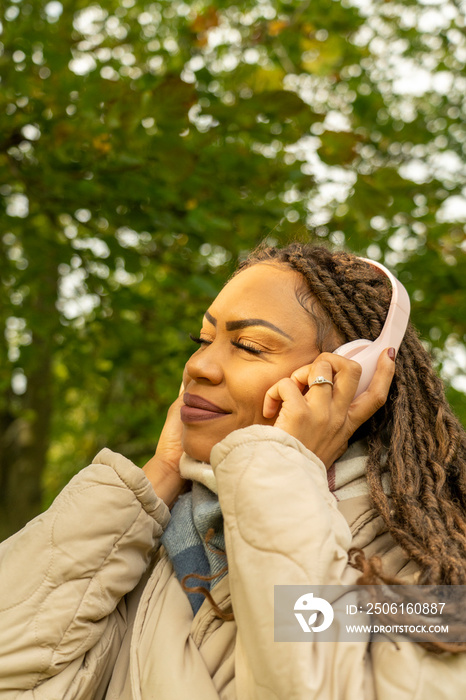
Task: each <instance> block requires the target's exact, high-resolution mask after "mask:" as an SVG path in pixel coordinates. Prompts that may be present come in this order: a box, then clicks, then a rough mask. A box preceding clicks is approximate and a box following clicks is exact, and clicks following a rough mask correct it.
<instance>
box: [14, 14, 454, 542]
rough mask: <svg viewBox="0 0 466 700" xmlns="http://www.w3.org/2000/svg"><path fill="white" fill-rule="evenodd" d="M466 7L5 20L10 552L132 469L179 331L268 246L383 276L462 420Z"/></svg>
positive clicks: (157, 419)
mask: <svg viewBox="0 0 466 700" xmlns="http://www.w3.org/2000/svg"><path fill="white" fill-rule="evenodd" d="M464 9H465V6H464V3H463V4H462V5H461V4H460V3H458V2H453V0H445V1H444V2H443V3H441V4H430V3H429V2H428V0H425V2H424V3H413V2H404V3H399V2H383V1H382V0H372V1H371V0H367V2H363V1H362V0H360V1H358V0H341V2H340V1H339V0H335V1H333V2H328V0H327V1H326V2H324V1H323V0H313V1H312V2H309V1H302V2H294V1H291V0H288V1H287V2H285V1H283V0H282V1H281V2H275V3H272V2H269V1H268V0H259V1H258V0H255V1H254V2H253V1H252V0H251V1H240V2H237V3H236V4H234V5H232V4H231V3H229V2H223V1H221V0H218V1H212V2H201V1H200V0H199V1H197V2H191V3H184V2H182V1H179V0H159V1H158V2H143V0H120V2H116V1H115V0H102V1H101V2H100V3H97V2H95V3H93V4H89V3H88V2H83V0H73V1H71V0H62V1H61V2H58V1H57V0H52V1H51V2H43V1H41V0H38V1H37V2H32V1H31V0H29V2H28V0H15V1H13V0H12V1H11V3H8V2H7V3H6V4H5V6H4V10H3V20H2V36H1V37H0V38H1V40H2V44H1V45H0V49H1V51H0V53H1V55H0V66H1V76H2V77H1V80H2V83H1V87H2V90H1V92H0V106H1V110H0V114H1V116H0V142H1V147H0V171H1V186H0V195H1V196H0V222H1V230H2V239H1V244H0V245H1V256H2V257H1V259H2V265H1V286H0V323H1V326H2V329H4V333H2V336H1V339H0V355H1V361H0V388H1V391H0V425H1V433H2V437H1V439H0V489H1V490H0V494H1V495H0V499H1V501H2V503H1V505H2V507H3V512H4V523H3V525H2V532H3V534H7V533H8V532H11V531H12V530H14V529H16V528H17V527H19V526H20V525H21V524H22V523H23V522H24V521H25V520H26V519H28V518H29V517H31V515H33V514H34V513H35V512H37V511H38V510H39V509H40V508H41V507H43V505H45V504H46V503H47V502H48V501H49V500H50V499H51V498H52V497H53V496H54V495H55V493H56V492H57V491H58V490H59V489H60V488H61V487H62V486H63V484H64V483H65V482H66V481H67V480H68V479H69V477H70V476H71V475H72V474H73V473H74V472H75V471H76V470H77V469H79V468H80V467H82V466H83V465H84V464H86V463H87V462H88V461H89V460H90V459H91V458H92V457H93V455H94V454H95V453H96V452H97V451H98V449H99V448H100V447H102V446H103V445H104V444H107V445H109V446H111V447H112V448H113V449H116V450H121V451H122V452H123V453H124V454H126V455H127V456H128V457H130V458H132V459H134V460H135V461H137V462H139V463H143V461H144V459H145V458H146V457H148V456H149V455H150V453H151V451H152V450H153V448H154V444H155V442H156V438H157V435H158V432H159V431H160V428H161V426H162V424H163V420H164V415H165V411H166V408H167V406H168V404H169V403H170V402H171V400H172V399H173V397H174V395H176V392H177V387H178V386H179V381H180V375H181V371H182V367H183V364H184V361H185V359H186V356H187V355H188V353H189V352H190V347H189V340H187V336H188V333H189V331H197V328H198V323H199V319H200V318H201V316H202V313H203V311H204V310H205V308H206V306H207V305H208V304H209V302H210V300H211V298H212V296H213V295H214V294H215V293H216V292H217V291H218V289H219V288H220V286H221V284H222V283H223V281H224V280H225V278H226V277H227V275H228V273H229V271H230V270H231V269H232V266H234V264H235V262H236V260H237V259H238V257H241V256H242V255H243V254H244V253H245V251H247V250H249V249H250V248H251V247H253V246H254V245H256V244H257V243H258V242H260V241H261V240H263V239H265V238H266V237H268V239H269V240H278V241H281V240H287V239H289V238H293V237H301V238H306V237H307V238H309V237H311V238H314V239H316V240H322V241H323V242H327V243H329V244H331V245H336V246H348V247H349V248H350V249H352V250H354V251H355V252H359V253H361V254H364V255H368V256H369V257H374V258H377V259H380V260H382V261H385V263H386V264H388V265H389V266H390V267H392V268H394V269H395V270H396V272H397V274H398V275H399V276H400V279H401V280H402V281H403V282H404V283H405V285H406V286H407V288H408V291H409V292H410V293H411V297H412V300H413V319H414V322H415V323H416V325H417V326H418V327H419V329H420V331H421V334H422V336H423V337H424V338H425V340H426V342H427V343H429V344H430V345H431V347H432V350H433V353H434V355H435V358H436V360H437V362H438V364H439V369H440V370H441V371H443V372H444V376H445V379H446V381H447V383H448V384H449V392H450V398H451V400H452V403H453V405H454V406H455V408H456V410H457V412H458V414H459V415H460V416H461V417H462V419H463V420H464V421H465V422H466V407H465V401H464V391H465V383H464V379H462V378H461V376H460V365H461V362H463V361H464V357H466V353H465V349H464V341H465V320H464V319H465V318H466V299H465V295H464V279H465V275H466V258H465V255H464V252H465V248H466V243H465V240H466V237H465V225H464V221H465V220H466V214H465V207H466V199H465V186H466V168H465V165H464V160H465V159H464V156H465V149H466V145H465V144H466V131H465V129H464V118H465V109H466V108H465V104H466V103H465V99H466V98H465V95H466V77H465V75H464V62H465V57H466V39H465V28H464V27H465V21H464V14H465V13H464ZM44 493H45V496H44ZM44 499H45V500H44Z"/></svg>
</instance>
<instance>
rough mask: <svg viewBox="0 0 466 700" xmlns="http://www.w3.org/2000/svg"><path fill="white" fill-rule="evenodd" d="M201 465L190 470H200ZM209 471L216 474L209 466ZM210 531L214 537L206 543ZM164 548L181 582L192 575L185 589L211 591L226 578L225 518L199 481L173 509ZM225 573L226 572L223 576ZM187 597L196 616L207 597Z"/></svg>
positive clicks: (196, 594) (213, 494) (215, 497)
mask: <svg viewBox="0 0 466 700" xmlns="http://www.w3.org/2000/svg"><path fill="white" fill-rule="evenodd" d="M188 461H189V458H186V455H185V456H184V458H183V462H182V464H183V463H184V465H185V466H186V465H187V463H188ZM199 464H200V463H197V465H196V466H195V465H191V466H193V467H194V466H195V468H196V469H197V470H199ZM206 466H208V465H206ZM209 469H210V472H211V473H212V474H213V472H212V469H211V467H210V465H209ZM188 471H189V468H188V469H185V470H183V468H181V473H182V475H183V476H184V477H185V478H189V477H188V476H187V473H188ZM198 476H199V475H198ZM211 528H212V529H213V531H214V534H213V536H211V537H210V539H209V540H208V542H207V543H206V537H207V533H208V531H209V530H210V529H211ZM162 544H163V546H164V547H165V549H166V551H167V554H168V556H169V558H170V560H171V562H172V564H173V568H174V570H175V574H176V577H177V578H178V580H179V581H180V582H181V581H182V579H183V577H184V576H186V575H189V574H192V575H191V576H189V577H188V578H187V579H186V581H185V585H186V586H190V587H194V586H203V587H204V588H207V590H209V591H210V590H211V589H212V588H213V587H214V585H215V584H217V583H218V582H219V581H220V580H221V579H222V578H223V577H224V576H225V574H226V568H225V566H226V555H225V538H224V535H223V516H222V511H221V510H220V503H219V502H218V496H217V494H216V493H214V492H213V491H211V490H210V489H209V488H207V487H206V486H204V484H202V483H200V482H199V481H193V487H192V490H191V491H189V492H188V493H185V494H183V495H182V496H180V498H179V499H178V500H177V502H176V503H175V505H174V506H173V509H172V512H171V519H170V522H169V524H168V526H167V528H166V530H165V532H164V533H163V535H162ZM222 569H225V570H224V571H223V572H222V573H220V572H221V570H222ZM216 574H217V575H216ZM196 575H201V576H212V577H213V578H212V580H211V581H203V580H199V579H198V578H197V577H196ZM187 596H188V598H189V602H190V603H191V607H192V609H193V613H194V614H196V613H197V611H198V610H199V608H200V607H201V605H202V603H203V602H204V600H205V597H204V596H203V595H202V594H201V593H190V592H189V591H187Z"/></svg>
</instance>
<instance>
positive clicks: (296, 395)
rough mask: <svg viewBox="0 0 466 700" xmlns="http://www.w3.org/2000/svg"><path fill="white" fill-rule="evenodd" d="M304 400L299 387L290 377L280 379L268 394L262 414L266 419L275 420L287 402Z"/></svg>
mask: <svg viewBox="0 0 466 700" xmlns="http://www.w3.org/2000/svg"><path fill="white" fill-rule="evenodd" d="M296 400H301V401H302V400H303V395H302V394H301V391H300V389H299V387H298V386H297V385H296V383H295V382H293V380H292V379H291V378H290V377H285V378H284V379H280V380H279V381H278V382H276V383H275V384H273V386H271V387H270V389H269V390H268V391H267V392H266V394H265V397H264V404H263V409H262V414H263V416H264V418H273V417H274V416H275V415H276V414H277V413H278V410H279V408H280V405H281V404H282V403H284V402H285V401H296Z"/></svg>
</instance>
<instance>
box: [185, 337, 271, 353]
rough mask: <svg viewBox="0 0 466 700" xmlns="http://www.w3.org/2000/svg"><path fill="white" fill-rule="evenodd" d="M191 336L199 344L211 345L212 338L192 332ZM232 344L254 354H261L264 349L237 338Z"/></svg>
mask: <svg viewBox="0 0 466 700" xmlns="http://www.w3.org/2000/svg"><path fill="white" fill-rule="evenodd" d="M189 337H190V338H191V340H192V341H193V342H194V343H197V345H210V344H211V343H212V341H211V340H207V339H206V338H200V337H198V336H195V335H193V334H192V333H190V334H189ZM230 342H231V344H232V345H234V346H235V348H239V349H240V350H245V351H246V352H249V353H251V354H252V355H261V354H262V350H259V348H256V347H254V345H249V344H247V343H240V342H239V341H237V340H231V341H230Z"/></svg>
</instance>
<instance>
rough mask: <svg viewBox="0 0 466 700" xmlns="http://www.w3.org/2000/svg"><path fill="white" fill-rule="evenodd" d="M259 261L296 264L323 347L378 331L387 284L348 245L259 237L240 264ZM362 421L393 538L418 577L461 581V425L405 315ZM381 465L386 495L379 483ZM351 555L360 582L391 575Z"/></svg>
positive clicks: (464, 483)
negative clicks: (392, 363)
mask: <svg viewBox="0 0 466 700" xmlns="http://www.w3.org/2000/svg"><path fill="white" fill-rule="evenodd" d="M261 262H262V263H263V262H267V263H273V264H280V265H287V266H288V267H289V268H291V269H292V270H295V271H297V272H299V273H300V274H301V276H302V277H303V279H304V281H305V283H306V287H307V292H306V293H304V294H303V293H302V291H300V290H297V298H298V301H299V302H300V303H301V304H302V306H303V307H304V308H305V309H306V310H307V311H308V312H310V314H311V316H312V318H313V320H314V322H315V324H316V327H317V344H318V349H319V350H320V351H321V352H323V351H330V352H331V351H333V350H335V348H336V347H337V345H339V344H340V342H337V343H336V344H335V338H340V339H341V342H342V343H344V342H349V341H351V340H356V339H358V338H367V339H369V340H375V339H376V338H377V337H378V335H379V334H380V332H381V330H382V327H383V325H384V321H385V317H386V315H387V311H388V308H389V305H390V300H391V295H392V292H391V286H390V283H389V281H388V280H387V278H386V276H385V275H383V274H381V273H380V272H379V271H378V270H377V269H376V268H375V267H374V266H371V265H369V264H367V263H365V262H364V261H362V260H360V259H359V258H357V257H356V256H354V255H351V254H349V253H346V252H332V251H330V250H328V249H327V248H324V247H322V246H312V245H310V244H303V243H292V244H290V245H288V246H286V247H284V248H275V247H259V248H258V249H257V250H256V251H253V253H251V254H250V255H249V257H248V258H247V259H246V260H245V261H244V262H243V263H241V265H240V266H239V268H238V270H237V273H236V274H238V273H239V272H241V270H243V269H245V268H246V267H250V266H252V265H254V264H256V263H261ZM329 321H330V324H329ZM335 331H336V332H337V333H336V334H335ZM363 429H364V431H365V433H366V435H367V440H368V450H369V453H368V460H367V482H368V487H369V493H370V495H371V498H372V501H373V504H374V506H375V508H376V510H377V511H378V512H379V513H380V515H381V516H382V518H383V520H384V522H385V524H386V526H387V528H388V530H389V532H390V533H391V535H392V536H393V539H394V540H395V542H397V543H398V544H399V545H400V546H401V547H402V548H403V550H404V551H405V552H406V553H407V554H408V555H409V557H410V558H411V559H413V560H414V561H415V562H416V563H417V564H418V566H419V579H418V584H420V585H422V584H438V585H440V584H463V585H464V584H466V449H465V447H466V433H465V431H464V430H463V428H462V426H461V424H460V423H459V421H458V420H457V418H456V417H455V416H454V414H453V412H452V410H451V409H450V406H449V405H448V402H447V400H446V398H445V394H444V387H443V383H442V381H441V380H440V379H439V378H438V377H437V376H436V374H435V373H434V370H433V368H432V363H431V359H430V356H429V354H428V353H427V351H426V350H425V349H424V347H423V346H422V344H421V342H420V341H419V338H418V335H417V333H416V331H415V330H414V328H413V327H412V325H411V324H409V325H408V328H407V331H406V334H405V337H404V339H403V342H402V344H401V346H400V349H399V352H398V355H397V359H396V371H395V377H394V380H393V383H392V386H391V389H390V394H389V396H388V399H387V401H386V403H385V405H384V406H383V407H382V408H381V409H379V410H378V411H377V412H376V413H375V414H374V415H373V416H372V418H371V419H370V420H369V421H368V422H367V423H366V424H365V425H364V426H363ZM386 470H388V473H389V474H390V494H389V495H387V494H386V493H385V492H384V489H383V486H382V473H383V471H386ZM352 563H353V565H354V566H355V567H356V568H358V569H359V570H360V571H362V572H363V575H362V576H361V577H360V579H359V580H358V583H367V584H372V583H382V582H384V581H385V582H386V583H393V579H390V581H389V580H388V577H384V575H383V573H382V572H381V571H380V566H379V565H378V563H377V561H376V559H375V558H374V560H373V561H371V560H369V561H365V560H364V557H362V558H361V557H356V559H355V560H354V561H353V562H352ZM386 579H387V580H386ZM465 648H466V647H465V646H464V645H462V649H461V650H464V649H465ZM450 650H453V649H450ZM458 651H459V649H458Z"/></svg>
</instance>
